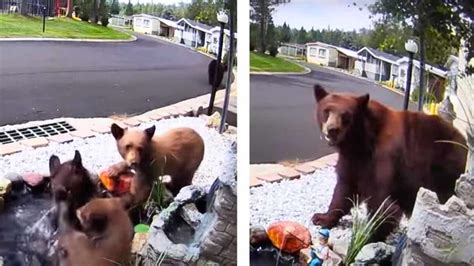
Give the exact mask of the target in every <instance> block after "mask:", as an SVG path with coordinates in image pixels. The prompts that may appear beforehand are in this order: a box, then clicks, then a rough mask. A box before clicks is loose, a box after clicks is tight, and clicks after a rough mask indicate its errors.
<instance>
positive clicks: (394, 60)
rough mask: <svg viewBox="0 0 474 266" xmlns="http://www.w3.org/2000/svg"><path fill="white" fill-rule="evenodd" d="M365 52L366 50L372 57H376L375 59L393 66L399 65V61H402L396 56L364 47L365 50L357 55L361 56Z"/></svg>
mask: <svg viewBox="0 0 474 266" xmlns="http://www.w3.org/2000/svg"><path fill="white" fill-rule="evenodd" d="M363 50H366V51H367V52H369V53H370V54H371V55H372V56H374V57H375V58H377V59H379V60H382V61H386V62H389V63H392V64H397V60H399V59H400V57H398V56H395V55H393V54H389V53H385V52H382V51H379V50H376V49H374V48H370V47H364V48H362V49H360V50H359V51H357V54H359V53H360V52H362V51H363Z"/></svg>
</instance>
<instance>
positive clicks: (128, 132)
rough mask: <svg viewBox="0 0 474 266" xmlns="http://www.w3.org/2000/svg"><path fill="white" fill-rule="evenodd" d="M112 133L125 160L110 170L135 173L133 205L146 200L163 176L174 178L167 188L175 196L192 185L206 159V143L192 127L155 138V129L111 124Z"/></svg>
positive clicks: (114, 172)
mask: <svg viewBox="0 0 474 266" xmlns="http://www.w3.org/2000/svg"><path fill="white" fill-rule="evenodd" d="M111 131H112V135H113V136H114V138H115V139H116V141H117V148H118V151H119V153H120V155H121V156H122V158H123V159H124V161H122V162H120V163H118V164H115V165H113V166H112V167H110V170H109V174H110V175H111V176H118V174H120V173H122V172H123V171H126V170H128V169H129V168H132V169H134V170H135V171H136V176H135V177H134V180H133V181H132V184H131V194H132V195H133V196H134V198H135V199H134V200H133V201H134V204H140V203H142V202H143V201H145V200H146V199H147V197H148V194H149V192H150V189H151V185H152V183H153V180H154V179H155V178H157V177H159V176H163V175H170V176H171V181H170V182H168V183H166V187H167V188H168V190H169V191H170V192H171V193H172V194H173V195H174V196H176V195H177V194H178V192H179V191H180V190H181V188H182V187H184V186H188V185H191V184H192V180H193V177H194V173H195V172H196V170H197V169H198V167H199V165H200V164H201V161H202V159H203V158H204V141H203V139H202V138H201V136H199V134H198V133H197V132H196V131H194V130H193V129H191V128H174V129H171V130H169V131H167V132H165V133H163V134H161V135H157V136H154V134H155V126H152V127H150V128H148V129H145V130H139V129H126V128H125V129H124V128H121V127H120V126H118V125H117V124H112V127H111Z"/></svg>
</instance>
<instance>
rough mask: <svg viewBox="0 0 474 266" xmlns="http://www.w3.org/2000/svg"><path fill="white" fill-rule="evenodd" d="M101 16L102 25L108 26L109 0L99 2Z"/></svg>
mask: <svg viewBox="0 0 474 266" xmlns="http://www.w3.org/2000/svg"><path fill="white" fill-rule="evenodd" d="M99 16H100V23H101V24H102V26H104V27H107V25H108V24H109V6H108V5H107V0H100V2H99Z"/></svg>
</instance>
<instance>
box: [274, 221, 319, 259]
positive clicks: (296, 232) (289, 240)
mask: <svg viewBox="0 0 474 266" xmlns="http://www.w3.org/2000/svg"><path fill="white" fill-rule="evenodd" d="M267 234H268V238H270V241H271V242H272V244H273V245H274V246H275V247H277V248H279V249H280V250H282V251H285V252H288V253H296V252H298V251H300V250H301V249H304V248H307V247H309V245H310V244H311V234H310V232H309V230H308V228H306V227H304V226H303V225H301V224H299V223H296V222H292V221H282V222H276V223H273V224H271V225H270V226H268V229H267Z"/></svg>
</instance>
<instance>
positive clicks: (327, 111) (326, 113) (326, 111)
mask: <svg viewBox="0 0 474 266" xmlns="http://www.w3.org/2000/svg"><path fill="white" fill-rule="evenodd" d="M323 113H324V116H326V117H328V116H329V109H324V110H323Z"/></svg>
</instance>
